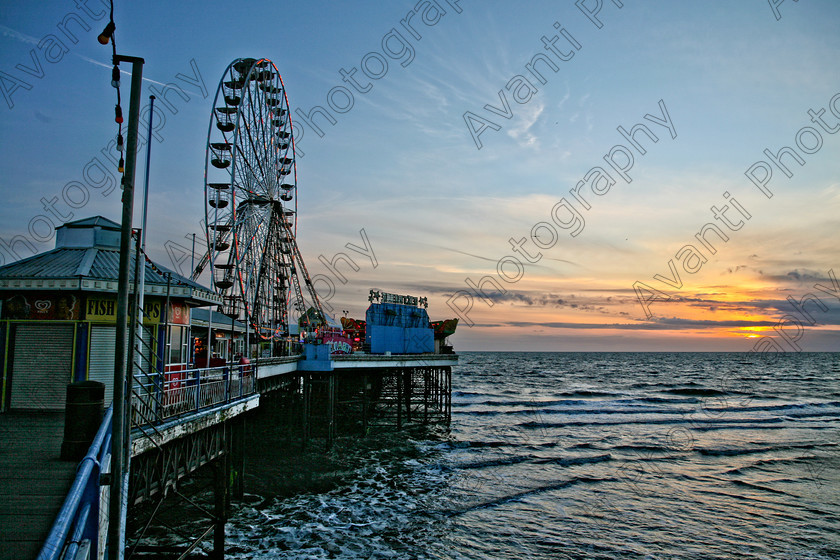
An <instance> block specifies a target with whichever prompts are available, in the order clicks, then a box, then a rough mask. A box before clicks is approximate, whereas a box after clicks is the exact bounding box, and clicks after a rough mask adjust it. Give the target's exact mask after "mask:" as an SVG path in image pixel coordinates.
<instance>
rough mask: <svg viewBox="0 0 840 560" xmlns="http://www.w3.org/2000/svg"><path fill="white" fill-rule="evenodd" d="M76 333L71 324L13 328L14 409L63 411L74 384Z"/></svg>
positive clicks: (24, 325) (32, 325) (27, 325)
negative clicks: (69, 386)
mask: <svg viewBox="0 0 840 560" xmlns="http://www.w3.org/2000/svg"><path fill="white" fill-rule="evenodd" d="M73 332H74V328H73V325H69V324H52V325H50V324H44V323H35V324H18V325H15V326H14V347H13V348H12V356H11V358H12V383H11V395H10V399H11V401H10V403H9V405H10V408H11V409H18V410H21V409H29V410H64V404H65V398H66V394H67V384H68V383H70V382H72V381H73Z"/></svg>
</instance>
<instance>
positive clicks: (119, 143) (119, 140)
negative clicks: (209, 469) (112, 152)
mask: <svg viewBox="0 0 840 560" xmlns="http://www.w3.org/2000/svg"><path fill="white" fill-rule="evenodd" d="M117 150H118V151H119V152H122V151H123V135H122V134H118V135H117Z"/></svg>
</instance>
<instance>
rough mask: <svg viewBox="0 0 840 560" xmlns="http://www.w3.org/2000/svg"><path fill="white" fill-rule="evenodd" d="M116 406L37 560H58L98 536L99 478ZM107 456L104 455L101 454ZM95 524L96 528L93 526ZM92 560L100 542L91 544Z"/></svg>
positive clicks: (108, 414) (107, 416)
mask: <svg viewBox="0 0 840 560" xmlns="http://www.w3.org/2000/svg"><path fill="white" fill-rule="evenodd" d="M112 416H113V406H110V407H108V410H107V411H106V412H105V416H104V418H103V419H102V424H101V425H100V426H99V431H97V432H96V437H94V438H93V442H92V443H91V444H90V447H89V448H88V452H87V455H85V457H84V459H82V460H81V462H80V463H79V467H78V470H77V471H76V478H75V479H74V480H73V485H72V486H71V487H70V492H68V493H67V497H66V498H65V499H64V504H63V505H62V506H61V510H60V511H59V512H58V515H57V516H56V518H55V521H54V522H53V526H52V528H51V529H50V533H49V535H48V536H47V539H46V540H45V541H44V546H43V547H42V548H41V552H40V553H38V560H58V559H59V558H61V555H62V552H63V551H64V549H65V547H66V546H67V545H69V544H75V545H78V544H79V541H80V539H81V537H82V536H86V537H87V538H90V536H91V535H96V534H97V533H98V531H97V527H96V525H98V523H99V474H100V470H101V468H102V463H105V462H106V461H107V458H108V455H110V449H106V447H108V448H110V440H111V437H110V436H111V418H112ZM101 452H104V453H101ZM93 523H96V525H92V524H93ZM71 530H72V531H73V539H72V541H73V542H72V543H71V542H68V537H69V536H71V534H70V532H71ZM91 545H92V552H93V554H91V556H92V557H95V554H96V547H97V546H98V539H94V540H92V542H91Z"/></svg>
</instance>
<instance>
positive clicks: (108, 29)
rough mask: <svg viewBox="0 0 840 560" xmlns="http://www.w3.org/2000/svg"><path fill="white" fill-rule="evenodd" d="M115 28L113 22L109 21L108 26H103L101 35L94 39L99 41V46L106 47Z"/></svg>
mask: <svg viewBox="0 0 840 560" xmlns="http://www.w3.org/2000/svg"><path fill="white" fill-rule="evenodd" d="M116 28H117V26H116V25H114V22H113V21H109V22H108V25H106V26H105V29H103V30H102V33H100V34H99V37H97V38H96V39H97V40H98V41H99V44H101V45H107V44H108V41H110V40H111V36H112V35H113V34H114V29H116Z"/></svg>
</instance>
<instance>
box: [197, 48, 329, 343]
mask: <svg viewBox="0 0 840 560" xmlns="http://www.w3.org/2000/svg"><path fill="white" fill-rule="evenodd" d="M204 195H205V202H206V204H205V218H206V239H207V253H206V254H205V255H204V258H203V259H201V261H200V262H199V265H198V267H197V268H196V270H195V271H194V273H193V276H194V277H197V276H199V275H200V274H201V273H202V271H203V270H204V269H205V267H206V266H207V265H208V264H209V266H210V274H211V276H212V282H213V286H214V288H215V290H216V292H217V293H219V295H221V297H222V300H223V302H224V305H223V313H225V314H226V315H228V316H230V317H235V318H239V319H241V320H243V321H247V323H248V324H249V325H250V328H251V329H252V332H254V333H256V334H257V335H258V336H260V337H261V338H263V339H273V338H276V339H280V338H283V337H286V336H288V335H289V323H290V322H293V321H295V320H296V319H297V318H298V317H301V316H302V315H303V316H305V317H307V318H309V317H311V316H312V314H311V313H305V312H306V311H307V310H308V309H309V308H311V307H314V308H315V309H316V310H317V311H318V313H316V314H315V317H320V318H321V319H322V318H323V312H322V311H321V305H320V302H319V300H318V295H317V293H316V292H315V289H314V287H313V286H312V282H311V280H310V278H309V274H308V273H307V271H306V266H305V265H304V262H303V257H302V256H301V254H300V250H299V249H298V246H297V241H296V232H297V220H296V217H297V167H296V165H295V150H294V136H293V133H292V120H291V115H290V111H289V100H288V97H287V95H286V89H285V86H284V84H283V79H282V78H281V77H280V73H279V72H278V71H277V67H276V66H275V65H274V63H273V62H271V61H270V60H268V59H265V58H263V59H254V58H240V59H237V60H234V61H233V62H232V63H231V64H230V65H229V66H228V67H227V69H226V70H225V72H224V74H223V75H222V79H221V80H220V81H219V86H218V88H217V89H216V97H215V100H214V103H213V112H212V115H211V117H210V127H209V131H208V133H207V150H206V158H205V173H204Z"/></svg>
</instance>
